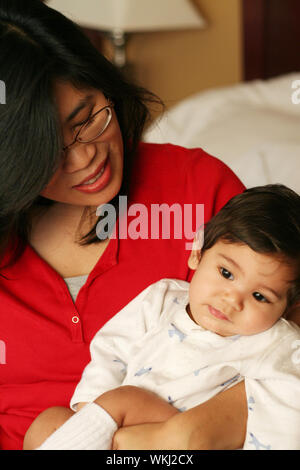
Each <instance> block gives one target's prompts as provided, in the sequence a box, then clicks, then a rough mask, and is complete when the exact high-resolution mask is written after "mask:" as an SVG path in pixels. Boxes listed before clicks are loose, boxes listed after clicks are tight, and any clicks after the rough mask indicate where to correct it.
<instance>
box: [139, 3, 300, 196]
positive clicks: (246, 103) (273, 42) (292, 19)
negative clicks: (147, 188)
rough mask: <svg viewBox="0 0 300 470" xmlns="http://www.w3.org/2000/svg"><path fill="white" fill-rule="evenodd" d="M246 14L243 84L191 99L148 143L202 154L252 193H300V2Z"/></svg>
mask: <svg viewBox="0 0 300 470" xmlns="http://www.w3.org/2000/svg"><path fill="white" fill-rule="evenodd" d="M242 12H243V44H244V70H243V81H242V82H241V83H239V84H236V85H233V86H229V87H224V88H218V89H209V90H206V91H203V92H200V93H197V94H194V95H192V96H189V97H187V98H186V99H184V100H182V101H181V102H179V103H178V104H176V105H175V106H174V107H172V108H170V109H169V110H168V111H167V112H166V113H165V114H164V115H163V116H162V117H159V118H157V119H156V121H155V122H154V124H153V125H152V126H151V127H150V128H149V129H147V131H146V132H145V134H144V136H143V140H144V141H146V142H147V141H148V142H161V143H162V142H171V143H174V144H177V145H182V146H186V147H202V148H203V149H204V150H206V151H207V152H208V153H210V154H212V155H214V156H216V157H218V158H219V159H221V160H223V161H224V162H225V163H226V164H227V165H228V166H229V167H230V168H232V170H233V171H234V172H235V173H236V174H237V175H238V176H239V177H240V179H241V180H242V181H243V183H244V184H245V185H246V186H247V187H251V186H256V185H261V184H268V183H283V184H286V185H288V186H289V187H291V188H292V189H294V190H295V191H297V192H298V193H300V178H299V173H300V103H298V101H300V99H299V98H300V81H299V84H298V83H297V80H300V54H297V52H296V47H295V45H296V44H297V43H299V39H300V29H299V26H298V24H297V19H298V18H299V14H300V2H299V1H298V0H285V1H284V2H283V1H282V0H272V2H269V1H267V0H243V1H242ZM293 85H294V86H297V87H299V92H298V91H297V88H292V86H293Z"/></svg>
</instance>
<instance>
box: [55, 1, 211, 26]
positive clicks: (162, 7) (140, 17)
mask: <svg viewBox="0 0 300 470" xmlns="http://www.w3.org/2000/svg"><path fill="white" fill-rule="evenodd" d="M47 5H48V6H50V7H51V8H54V9H55V10H58V11H60V12H61V13H63V14H64V15H65V16H67V17H69V18H70V19H71V20H73V21H75V22H76V23H78V24H80V25H81V26H85V27H87V28H92V29H98V30H102V31H114V30H118V31H123V32H138V31H155V30H156V31H157V30H166V29H168V30H176V29H190V28H203V27H204V25H205V20H204V18H203V17H202V16H201V14H200V12H199V11H198V9H196V8H195V7H194V6H193V5H192V3H191V2H190V0H84V1H83V0H48V1H47Z"/></svg>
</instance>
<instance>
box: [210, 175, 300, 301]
mask: <svg viewBox="0 0 300 470" xmlns="http://www.w3.org/2000/svg"><path fill="white" fill-rule="evenodd" d="M220 240H222V241H224V242H228V243H239V244H240V243H243V244H246V245H248V246H249V247H250V248H252V250H254V251H256V252H258V253H263V254H270V255H272V254H273V255H275V256H277V257H278V258H282V259H283V261H285V262H286V263H287V264H291V265H292V266H293V267H295V272H296V276H295V279H294V280H293V283H292V286H291V289H290V290H289V293H288V305H287V308H289V307H290V306H291V305H293V304H295V303H297V302H299V301H300V196H299V195H298V194H297V193H295V192H294V191H293V190H291V189H289V188H287V187H286V186H284V185H281V184H269V185H266V186H257V187H254V188H250V189H247V190H246V191H244V192H243V193H242V194H239V195H237V196H235V197H233V198H232V199H230V201H229V202H227V204H226V205H225V206H224V207H223V208H222V209H221V210H220V212H218V213H217V214H216V215H215V216H214V217H213V218H212V219H211V220H210V221H209V222H208V223H207V225H206V226H205V230H204V244H203V247H202V252H203V251H205V250H208V249H209V248H211V247H212V246H213V245H214V244H215V243H217V242H218V241H220Z"/></svg>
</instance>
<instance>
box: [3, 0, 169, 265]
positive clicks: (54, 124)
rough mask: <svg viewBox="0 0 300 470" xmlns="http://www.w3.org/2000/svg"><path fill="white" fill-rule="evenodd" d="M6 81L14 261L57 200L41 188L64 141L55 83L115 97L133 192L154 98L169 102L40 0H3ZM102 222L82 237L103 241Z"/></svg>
mask: <svg viewBox="0 0 300 470" xmlns="http://www.w3.org/2000/svg"><path fill="white" fill-rule="evenodd" d="M0 80H2V81H3V82H4V83H5V87H6V104H0V262H1V261H2V260H3V258H4V254H5V251H6V249H7V248H8V247H9V246H13V247H14V249H13V250H12V251H13V256H12V258H11V259H10V263H9V265H10V264H13V263H14V262H15V261H16V260H17V259H18V258H19V257H20V256H21V254H22V253H23V251H24V249H25V246H26V243H27V242H28V239H29V234H30V229H31V216H32V213H33V209H35V208H37V207H41V206H47V205H52V204H53V201H50V200H48V199H46V198H43V197H41V196H39V194H40V193H41V191H42V190H43V188H44V187H45V186H46V185H47V183H48V182H49V180H50V179H51V177H52V175H53V173H54V172H55V170H56V169H57V167H58V165H59V158H60V157H59V156H60V154H61V148H62V146H63V142H62V135H61V134H62V132H61V126H60V122H59V119H58V111H57V108H56V106H55V102H54V96H53V85H54V82H55V81H56V80H60V81H64V82H69V83H70V84H71V85H73V86H75V87H77V88H78V89H83V88H87V89H88V88H94V89H98V90H100V91H101V92H102V93H103V94H104V95H105V96H106V98H109V99H111V100H112V101H113V102H114V105H115V106H114V109H115V111H116V114H117V118H118V121H119V125H120V129H121V133H122V137H123V142H124V178H123V185H122V187H121V189H120V193H121V194H127V192H128V185H129V174H130V167H131V164H132V160H133V157H134V155H135V152H136V150H137V145H138V143H139V141H140V138H141V135H142V132H143V129H144V126H145V123H146V122H147V121H148V120H149V118H150V112H149V110H148V107H147V104H149V103H159V104H162V102H161V101H160V100H159V99H158V98H157V97H156V96H155V95H154V94H152V93H150V92H148V91H147V90H145V89H143V88H141V87H138V86H136V85H134V84H132V83H130V82H128V80H126V79H125V78H124V76H123V74H122V73H121V72H120V71H119V70H118V69H117V68H116V67H115V66H114V65H113V64H111V63H110V62H109V61H108V60H107V59H106V58H105V57H103V56H102V55H101V54H100V53H99V52H98V51H97V50H96V49H95V48H94V46H93V45H92V44H91V42H90V41H89V39H88V38H87V37H86V36H85V35H84V33H83V32H82V31H81V29H80V28H79V27H78V26H77V25H76V24H75V23H73V22H72V21H70V20H69V19H67V18H66V17H64V16H63V15H62V14H60V13H59V12H57V11H56V10H54V9H52V8H50V7H48V6H47V5H45V4H44V3H42V1H40V0H25V1H24V0H0ZM116 201H117V197H115V198H114V201H111V203H112V204H114V205H115V206H116V205H117V203H116ZM45 209H47V207H45ZM95 228H96V225H95V227H94V228H93V229H92V230H91V231H90V232H89V233H88V234H86V235H85V236H84V237H82V239H81V242H82V241H83V243H82V244H90V243H94V242H100V241H101V240H100V239H99V238H98V237H97V236H96V230H95Z"/></svg>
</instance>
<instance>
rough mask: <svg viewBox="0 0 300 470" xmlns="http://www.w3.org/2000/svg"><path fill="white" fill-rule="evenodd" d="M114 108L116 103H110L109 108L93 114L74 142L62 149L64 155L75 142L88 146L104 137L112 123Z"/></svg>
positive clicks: (105, 107) (83, 125)
mask: <svg viewBox="0 0 300 470" xmlns="http://www.w3.org/2000/svg"><path fill="white" fill-rule="evenodd" d="M113 107H114V103H112V102H111V101H109V104H108V105H107V106H104V108H101V109H99V111H97V112H96V113H95V114H93V115H92V116H91V117H90V118H89V119H88V120H87V121H86V122H85V123H84V124H82V126H81V127H80V129H79V131H78V132H77V134H76V136H75V139H74V140H73V142H72V143H71V144H69V145H66V146H64V147H63V148H62V150H63V153H64V152H65V151H66V150H67V149H68V148H70V147H71V146H72V145H74V144H75V142H80V143H84V144H87V143H88V142H92V141H93V140H95V139H97V138H98V137H100V135H102V134H103V132H104V131H105V130H106V129H107V127H108V125H109V123H110V121H111V118H112V108H113Z"/></svg>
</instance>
